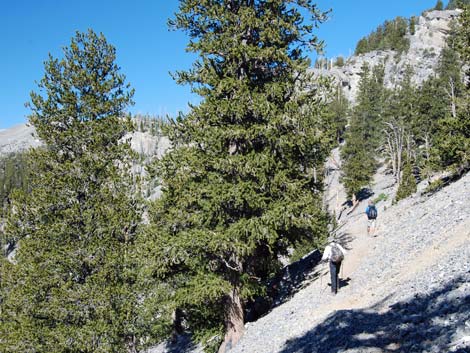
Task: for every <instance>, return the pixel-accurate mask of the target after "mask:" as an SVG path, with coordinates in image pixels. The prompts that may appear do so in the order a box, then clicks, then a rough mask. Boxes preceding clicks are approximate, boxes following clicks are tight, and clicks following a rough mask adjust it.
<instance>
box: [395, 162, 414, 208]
mask: <svg viewBox="0 0 470 353" xmlns="http://www.w3.org/2000/svg"><path fill="white" fill-rule="evenodd" d="M416 189H417V186H416V179H415V177H414V175H413V167H412V165H411V162H410V160H409V159H406V161H405V163H404V166H403V172H402V176H401V178H400V185H399V186H398V190H397V195H396V197H395V200H396V201H400V200H401V199H404V198H407V197H408V196H410V195H412V194H413V193H415V192H416Z"/></svg>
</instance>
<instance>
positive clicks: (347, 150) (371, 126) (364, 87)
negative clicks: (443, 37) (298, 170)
mask: <svg viewBox="0 0 470 353" xmlns="http://www.w3.org/2000/svg"><path fill="white" fill-rule="evenodd" d="M383 80H384V67H383V66H382V65H378V66H376V67H374V68H373V70H372V71H371V69H370V68H369V66H368V65H367V64H365V65H364V66H363V67H362V72H361V79H360V81H359V91H358V94H357V104H356V106H355V107H354V108H353V109H352V116H351V121H350V123H349V129H348V130H347V132H346V138H345V142H346V143H345V145H344V147H343V148H342V150H341V158H342V159H343V175H342V178H341V179H342V181H343V183H344V185H345V188H346V191H347V194H348V197H352V198H353V200H355V199H356V197H357V195H358V193H359V192H360V191H361V189H362V188H364V187H366V186H367V185H369V184H370V182H371V181H372V177H373V174H374V172H375V169H376V164H377V163H376V157H377V149H378V147H379V146H380V142H381V130H382V126H383V125H382V114H383V110H384V101H385V95H386V90H385V88H384V82H383Z"/></svg>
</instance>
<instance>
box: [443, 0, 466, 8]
mask: <svg viewBox="0 0 470 353" xmlns="http://www.w3.org/2000/svg"><path fill="white" fill-rule="evenodd" d="M465 5H470V0H450V1H449V3H448V4H447V6H446V10H454V9H461V8H463V7H464V6H465Z"/></svg>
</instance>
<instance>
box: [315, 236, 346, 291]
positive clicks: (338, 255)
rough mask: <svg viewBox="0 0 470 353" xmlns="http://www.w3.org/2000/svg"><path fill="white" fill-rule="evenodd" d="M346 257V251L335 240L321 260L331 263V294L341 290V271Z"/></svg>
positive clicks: (327, 247) (328, 246) (326, 249)
mask: <svg viewBox="0 0 470 353" xmlns="http://www.w3.org/2000/svg"><path fill="white" fill-rule="evenodd" d="M344 255H346V250H345V249H344V248H343V247H342V246H341V245H339V244H338V243H337V242H335V241H334V240H333V241H331V242H330V243H329V244H328V245H327V246H326V248H325V251H324V252H323V256H322V258H321V259H322V261H326V260H329V262H330V276H331V292H332V293H334V294H336V293H337V292H338V289H339V271H340V268H341V262H342V261H343V259H344Z"/></svg>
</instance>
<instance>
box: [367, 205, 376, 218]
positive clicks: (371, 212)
mask: <svg viewBox="0 0 470 353" xmlns="http://www.w3.org/2000/svg"><path fill="white" fill-rule="evenodd" d="M367 218H369V219H376V218H377V209H376V208H375V206H369V210H368V211H367Z"/></svg>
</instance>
